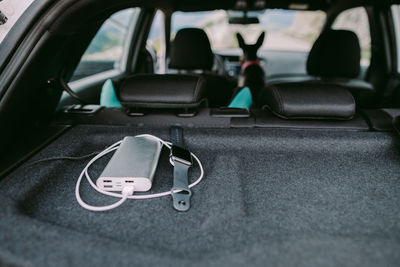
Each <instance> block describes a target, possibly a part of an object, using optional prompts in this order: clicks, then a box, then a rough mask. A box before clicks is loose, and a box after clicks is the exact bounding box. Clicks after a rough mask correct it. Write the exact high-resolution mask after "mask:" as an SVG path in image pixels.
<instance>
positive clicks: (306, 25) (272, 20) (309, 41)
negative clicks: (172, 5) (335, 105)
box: [171, 10, 326, 51]
mask: <svg viewBox="0 0 400 267" xmlns="http://www.w3.org/2000/svg"><path fill="white" fill-rule="evenodd" d="M230 14H232V11H228V12H227V11H223V10H217V11H212V12H186V13H185V12H175V13H174V14H173V17H172V31H171V34H172V36H171V39H173V38H174V36H175V34H176V32H177V31H178V30H179V29H182V28H187V27H196V28H202V29H204V30H205V31H206V33H207V35H208V37H209V38H210V42H211V45H212V48H213V50H226V49H235V48H237V47H238V45H237V40H236V37H235V34H236V32H240V33H241V34H242V36H243V37H244V38H245V40H246V41H247V42H249V43H251V42H255V41H256V39H257V37H258V36H259V35H260V32H262V31H266V33H267V36H266V41H265V42H264V45H263V47H262V48H261V50H278V51H309V50H310V49H311V47H312V45H313V44H314V41H315V40H316V38H317V37H318V35H319V34H320V32H321V30H322V27H323V25H324V22H325V19H326V14H325V13H324V12H322V11H294V10H266V11H262V12H257V14H255V15H256V16H257V17H258V19H259V21H260V23H259V24H249V25H241V24H229V16H230Z"/></svg>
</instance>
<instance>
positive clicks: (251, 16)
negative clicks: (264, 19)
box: [228, 10, 262, 25]
mask: <svg viewBox="0 0 400 267" xmlns="http://www.w3.org/2000/svg"><path fill="white" fill-rule="evenodd" d="M261 13H262V12H259V11H241V10H235V11H233V10H230V11H228V18H229V20H228V21H229V24H246V25H247V24H259V23H260V20H259V19H258V15H259V14H261Z"/></svg>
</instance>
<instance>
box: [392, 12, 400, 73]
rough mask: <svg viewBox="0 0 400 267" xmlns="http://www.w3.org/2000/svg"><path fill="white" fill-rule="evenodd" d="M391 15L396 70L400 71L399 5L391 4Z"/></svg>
mask: <svg viewBox="0 0 400 267" xmlns="http://www.w3.org/2000/svg"><path fill="white" fill-rule="evenodd" d="M391 9H392V16H393V25H394V31H395V35H394V36H395V38H396V44H397V72H398V73H400V5H393V6H392V7H391Z"/></svg>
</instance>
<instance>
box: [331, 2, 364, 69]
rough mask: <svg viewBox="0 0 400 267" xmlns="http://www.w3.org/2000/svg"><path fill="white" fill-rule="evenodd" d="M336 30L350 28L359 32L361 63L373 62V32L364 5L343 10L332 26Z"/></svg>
mask: <svg viewBox="0 0 400 267" xmlns="http://www.w3.org/2000/svg"><path fill="white" fill-rule="evenodd" d="M332 28H333V29H335V30H350V31H353V32H355V33H356V34H357V36H358V39H359V40H360V45H361V65H362V66H369V64H370V62H371V34H370V25H369V20H368V15H367V12H366V10H365V8H363V7H357V8H352V9H349V10H346V11H343V12H342V13H341V14H340V15H339V16H338V17H337V18H336V20H335V23H334V24H333V26H332Z"/></svg>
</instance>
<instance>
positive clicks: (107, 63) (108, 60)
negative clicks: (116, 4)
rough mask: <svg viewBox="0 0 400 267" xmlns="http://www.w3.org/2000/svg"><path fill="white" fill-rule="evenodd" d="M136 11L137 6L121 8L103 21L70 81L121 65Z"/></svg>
mask: <svg viewBox="0 0 400 267" xmlns="http://www.w3.org/2000/svg"><path fill="white" fill-rule="evenodd" d="M138 12H139V8H130V9H126V10H122V11H119V12H117V13H115V14H114V15H112V16H111V17H110V18H109V19H108V20H106V21H105V22H104V24H103V25H102V26H101V28H100V30H99V31H98V32H97V34H96V36H95V37H94V38H93V40H92V42H91V43H90V45H89V47H88V48H87V50H86V52H85V53H84V55H83V56H82V59H81V61H80V63H79V65H78V67H77V68H76V70H75V72H74V75H73V77H72V79H71V81H74V80H79V79H82V78H85V77H88V76H91V75H94V74H98V73H101V72H104V71H108V70H114V69H119V68H120V67H121V62H122V60H123V55H124V51H125V48H126V42H127V41H128V39H127V37H128V33H129V29H130V27H131V25H132V24H133V23H134V22H135V20H136V18H137V16H136V15H137V14H138Z"/></svg>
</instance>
